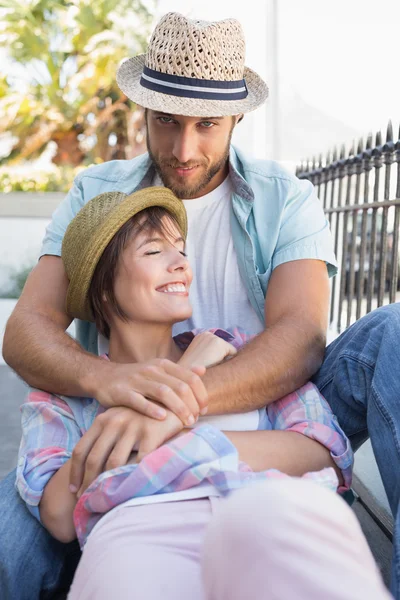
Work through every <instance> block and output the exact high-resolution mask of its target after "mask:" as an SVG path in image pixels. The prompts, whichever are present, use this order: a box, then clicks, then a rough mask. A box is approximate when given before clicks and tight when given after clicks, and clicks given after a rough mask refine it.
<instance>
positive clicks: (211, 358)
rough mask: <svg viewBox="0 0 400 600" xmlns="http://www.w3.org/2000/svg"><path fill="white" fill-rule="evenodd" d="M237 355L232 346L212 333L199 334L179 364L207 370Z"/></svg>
mask: <svg viewBox="0 0 400 600" xmlns="http://www.w3.org/2000/svg"><path fill="white" fill-rule="evenodd" d="M236 353H237V350H236V348H235V347H234V346H232V344H229V343H228V342H226V341H225V340H223V339H222V338H220V337H218V336H217V335H214V334H213V333H211V332H210V331H204V332H203V333H199V334H198V335H196V337H195V338H193V341H192V342H191V343H190V346H189V347H188V348H187V350H186V351H185V353H184V355H183V356H182V358H181V359H180V360H179V362H178V364H180V365H182V366H184V367H187V368H188V369H190V368H192V367H198V366H204V367H206V368H208V367H212V366H213V365H218V364H219V363H221V362H222V361H224V360H226V359H227V358H231V357H232V356H234V355H235V354H236Z"/></svg>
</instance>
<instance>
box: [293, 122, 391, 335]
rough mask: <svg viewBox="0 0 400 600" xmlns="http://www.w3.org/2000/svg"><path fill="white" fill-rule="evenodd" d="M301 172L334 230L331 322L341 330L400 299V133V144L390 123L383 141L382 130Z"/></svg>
mask: <svg viewBox="0 0 400 600" xmlns="http://www.w3.org/2000/svg"><path fill="white" fill-rule="evenodd" d="M382 169H383V173H382V172H381V171H382ZM296 174H297V176H298V177H299V178H300V179H309V180H310V181H311V182H312V183H313V184H314V185H315V186H316V189H317V192H318V195H319V198H320V199H321V201H322V203H323V207H324V211H325V214H326V215H327V218H328V220H329V223H330V226H331V231H332V235H333V239H334V245H335V253H336V256H337V259H338V264H339V275H338V277H335V278H334V279H333V282H332V292H331V308H330V322H331V325H332V326H333V327H334V328H335V329H336V330H337V331H338V332H341V331H343V329H345V328H346V327H348V326H349V325H350V324H351V323H352V322H353V321H355V320H356V319H358V318H359V317H361V316H363V315H364V314H366V313H368V312H370V311H371V310H373V309H374V308H376V307H378V306H382V305H383V304H388V303H391V302H395V301H396V299H400V261H399V226H400V130H399V134H398V136H397V141H395V139H394V137H393V128H392V124H391V122H389V124H388V127H387V131H386V141H385V142H384V143H383V142H382V135H381V132H378V133H377V134H376V136H375V139H374V138H373V136H372V134H369V135H368V138H367V140H366V143H365V145H364V141H363V139H360V141H359V142H358V145H357V147H356V146H355V144H353V146H352V147H351V148H350V150H349V151H348V152H346V150H345V147H344V146H342V147H341V149H340V152H338V150H337V149H336V148H335V149H334V150H333V151H332V152H328V154H327V155H326V156H325V157H323V156H322V155H320V156H319V157H318V158H313V159H311V160H305V161H302V162H301V164H300V165H299V166H298V167H297V169H296Z"/></svg>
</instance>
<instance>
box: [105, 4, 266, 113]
mask: <svg viewBox="0 0 400 600" xmlns="http://www.w3.org/2000/svg"><path fill="white" fill-rule="evenodd" d="M244 59H245V39H244V34H243V31H242V28H241V25H240V23H239V22H238V21H236V20H235V19H225V20H223V21H216V22H208V21H197V20H191V19H187V18H186V17H184V16H183V15H180V14H179V13H168V14H166V15H165V16H164V17H163V18H162V19H161V20H160V22H159V23H158V25H157V26H156V28H155V29H154V32H153V35H152V36H151V39H150V43H149V46H148V49H147V52H146V54H140V55H138V56H135V57H133V58H129V59H127V60H126V61H125V62H123V63H122V64H121V65H120V67H119V69H118V72H117V82H118V85H119V87H120V88H121V90H122V91H123V92H124V94H126V96H128V98H130V99H131V100H133V101H134V102H136V103H137V104H139V105H140V106H143V107H145V108H150V109H152V110H156V111H160V112H164V113H168V114H177V115H186V116H192V117H222V116H228V115H236V114H240V113H246V112H249V111H251V110H254V109H255V108H257V107H258V106H260V105H261V104H262V103H263V102H264V101H265V100H266V98H267V96H268V88H267V85H266V84H265V82H264V81H263V80H262V79H261V77H259V75H257V73H255V72H254V71H252V70H251V69H249V68H248V67H245V65H244Z"/></svg>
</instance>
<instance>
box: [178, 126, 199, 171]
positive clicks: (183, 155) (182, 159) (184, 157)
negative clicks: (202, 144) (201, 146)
mask: <svg viewBox="0 0 400 600" xmlns="http://www.w3.org/2000/svg"><path fill="white" fill-rule="evenodd" d="M172 153H173V155H174V157H175V158H176V160H177V161H178V162H179V163H180V164H181V165H184V164H186V163H188V162H189V161H190V160H192V159H193V158H194V157H195V155H196V143H195V136H194V135H193V132H191V131H190V130H187V129H182V130H181V131H180V132H179V133H178V135H177V137H176V139H175V142H174V147H173V150H172Z"/></svg>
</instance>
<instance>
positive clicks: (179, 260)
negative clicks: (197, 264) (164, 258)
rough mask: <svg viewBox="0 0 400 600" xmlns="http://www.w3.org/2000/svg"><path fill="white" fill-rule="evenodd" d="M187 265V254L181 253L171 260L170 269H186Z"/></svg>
mask: <svg viewBox="0 0 400 600" xmlns="http://www.w3.org/2000/svg"><path fill="white" fill-rule="evenodd" d="M188 266H189V261H188V259H187V256H183V254H180V253H179V254H178V255H177V256H176V257H175V258H174V260H173V261H172V262H171V265H170V270H171V271H186V269H187V268H188Z"/></svg>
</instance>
